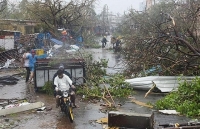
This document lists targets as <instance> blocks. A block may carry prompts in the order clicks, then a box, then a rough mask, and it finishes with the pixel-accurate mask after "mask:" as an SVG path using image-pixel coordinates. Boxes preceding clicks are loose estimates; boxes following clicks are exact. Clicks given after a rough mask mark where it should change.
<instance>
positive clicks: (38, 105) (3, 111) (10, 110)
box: [0, 102, 44, 116]
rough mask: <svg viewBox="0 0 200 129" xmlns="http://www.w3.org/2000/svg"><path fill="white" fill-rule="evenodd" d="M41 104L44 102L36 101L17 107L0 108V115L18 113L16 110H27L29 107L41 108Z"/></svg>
mask: <svg viewBox="0 0 200 129" xmlns="http://www.w3.org/2000/svg"><path fill="white" fill-rule="evenodd" d="M43 106H44V103H42V102H36V103H30V104H27V105H22V106H18V107H12V108H8V109H1V110H0V116H3V115H8V114H13V113H18V112H23V111H27V110H31V109H36V108H41V107H43Z"/></svg>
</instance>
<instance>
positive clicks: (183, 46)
mask: <svg viewBox="0 0 200 129" xmlns="http://www.w3.org/2000/svg"><path fill="white" fill-rule="evenodd" d="M199 4H200V1H194V0H191V1H189V3H178V2H175V1H173V0H168V1H161V2H159V3H157V4H155V5H154V6H152V7H151V8H150V9H149V10H147V11H145V12H137V11H134V10H132V11H130V13H129V14H128V15H126V18H125V20H124V22H123V24H122V25H121V26H120V30H122V31H123V35H124V37H123V38H124V43H125V44H126V45H125V49H124V51H123V52H124V55H125V58H126V60H127V65H128V67H127V69H126V74H127V75H132V74H133V73H135V74H138V73H140V72H141V71H145V70H147V69H151V68H152V67H154V68H161V71H160V74H162V75H180V74H183V75H199V74H200V67H199V66H200V58H199V57H200V43H199V42H200V40H199V36H200V30H199V27H200V24H199V21H200V17H199V13H200V7H199Z"/></svg>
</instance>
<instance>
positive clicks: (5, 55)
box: [0, 49, 21, 63]
mask: <svg viewBox="0 0 200 129" xmlns="http://www.w3.org/2000/svg"><path fill="white" fill-rule="evenodd" d="M20 57H21V56H20V54H19V53H18V50H17V49H11V50H8V51H4V52H1V53H0V63H5V62H7V61H8V60H13V59H15V60H17V61H19V62H21V60H20V59H21V58H20Z"/></svg>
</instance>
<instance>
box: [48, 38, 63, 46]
mask: <svg viewBox="0 0 200 129" xmlns="http://www.w3.org/2000/svg"><path fill="white" fill-rule="evenodd" d="M50 41H51V42H53V43H54V44H57V45H63V42H62V41H59V40H57V39H54V38H51V39H50Z"/></svg>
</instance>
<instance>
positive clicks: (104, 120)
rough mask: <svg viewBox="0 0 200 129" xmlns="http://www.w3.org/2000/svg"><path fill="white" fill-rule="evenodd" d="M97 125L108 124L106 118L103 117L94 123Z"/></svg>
mask: <svg viewBox="0 0 200 129" xmlns="http://www.w3.org/2000/svg"><path fill="white" fill-rule="evenodd" d="M96 122H97V123H99V124H108V118H107V117H104V118H101V119H99V120H97V121H96Z"/></svg>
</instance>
